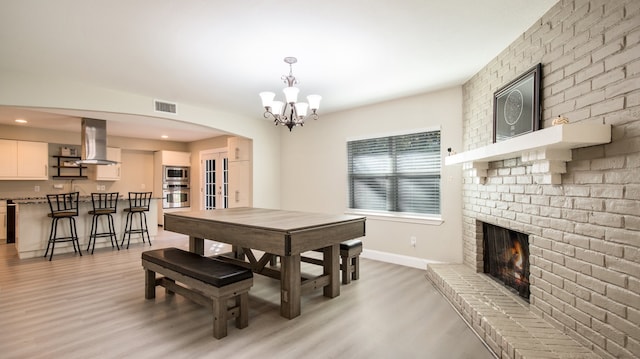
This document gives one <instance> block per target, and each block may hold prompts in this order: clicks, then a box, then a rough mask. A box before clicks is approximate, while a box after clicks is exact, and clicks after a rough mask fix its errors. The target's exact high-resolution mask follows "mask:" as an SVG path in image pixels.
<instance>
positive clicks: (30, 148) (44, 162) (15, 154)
mask: <svg viewBox="0 0 640 359" xmlns="http://www.w3.org/2000/svg"><path fill="white" fill-rule="evenodd" d="M0 153H2V156H0V179H4V180H13V179H19V180H47V179H49V147H48V144H47V143H45V142H29V141H15V140H0Z"/></svg>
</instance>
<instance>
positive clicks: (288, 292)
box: [280, 254, 301, 319]
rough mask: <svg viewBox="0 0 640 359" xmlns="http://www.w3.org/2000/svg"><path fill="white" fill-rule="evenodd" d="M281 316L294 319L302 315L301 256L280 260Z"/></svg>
mask: <svg viewBox="0 0 640 359" xmlns="http://www.w3.org/2000/svg"><path fill="white" fill-rule="evenodd" d="M280 261H281V267H280V315H282V316H283V317H285V318H287V319H292V318H295V317H297V316H299V315H300V284H301V283H300V255H299V254H297V255H292V256H282V257H281V258H280Z"/></svg>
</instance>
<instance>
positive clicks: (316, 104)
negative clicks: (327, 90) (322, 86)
mask: <svg viewBox="0 0 640 359" xmlns="http://www.w3.org/2000/svg"><path fill="white" fill-rule="evenodd" d="M320 100H322V96H320V95H309V96H307V101H309V108H310V109H311V110H312V111H315V110H317V109H319V108H320Z"/></svg>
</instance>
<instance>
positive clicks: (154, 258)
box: [142, 248, 253, 288]
mask: <svg viewBox="0 0 640 359" xmlns="http://www.w3.org/2000/svg"><path fill="white" fill-rule="evenodd" d="M142 259H143V260H147V261H149V262H152V263H155V264H157V265H160V266H162V267H165V268H169V269H171V270H173V271H176V272H179V273H183V274H185V275H187V276H189V277H192V278H195V279H198V280H201V281H203V282H205V283H209V284H211V285H213V286H215V287H218V288H219V287H223V286H225V285H228V284H231V283H235V282H239V281H241V280H244V279H249V278H253V273H252V272H251V270H249V269H246V268H243V267H240V266H237V265H234V264H231V263H226V262H223V261H220V260H217V259H215V258H209V257H203V256H201V255H199V254H197V253H192V252H188V251H184V250H182V249H179V248H161V249H154V250H151V251H146V252H142Z"/></svg>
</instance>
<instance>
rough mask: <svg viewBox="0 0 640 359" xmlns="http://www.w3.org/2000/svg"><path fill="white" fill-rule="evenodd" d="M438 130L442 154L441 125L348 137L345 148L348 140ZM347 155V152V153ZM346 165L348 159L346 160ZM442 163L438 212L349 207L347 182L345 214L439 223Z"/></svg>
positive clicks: (395, 220) (384, 219) (432, 223)
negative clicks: (423, 212)
mask: <svg viewBox="0 0 640 359" xmlns="http://www.w3.org/2000/svg"><path fill="white" fill-rule="evenodd" d="M433 131H439V132H440V155H441V156H442V128H441V126H433V127H427V128H418V129H409V130H403V131H394V132H388V133H382V134H371V135H364V136H357V137H348V138H346V139H345V149H346V150H347V151H348V142H351V141H359V140H367V139H374V138H381V137H393V136H402V135H408V134H414V133H420V132H433ZM347 157H348V153H347ZM347 165H348V160H347ZM442 165H443V162H441V166H440V188H439V191H440V206H441V207H440V213H439V214H419V213H408V212H389V211H375V210H366V209H358V208H349V202H350V196H351V193H350V191H351V188H350V185H349V183H347V193H346V196H347V197H346V203H347V208H346V209H345V211H344V212H345V213H346V214H355V215H364V216H367V218H371V219H377V220H383V221H393V222H403V223H418V224H427V225H441V224H442V223H443V222H444V221H443V220H442V185H443V182H442ZM348 176H349V173H348V170H347V182H348V181H349V178H348Z"/></svg>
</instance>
